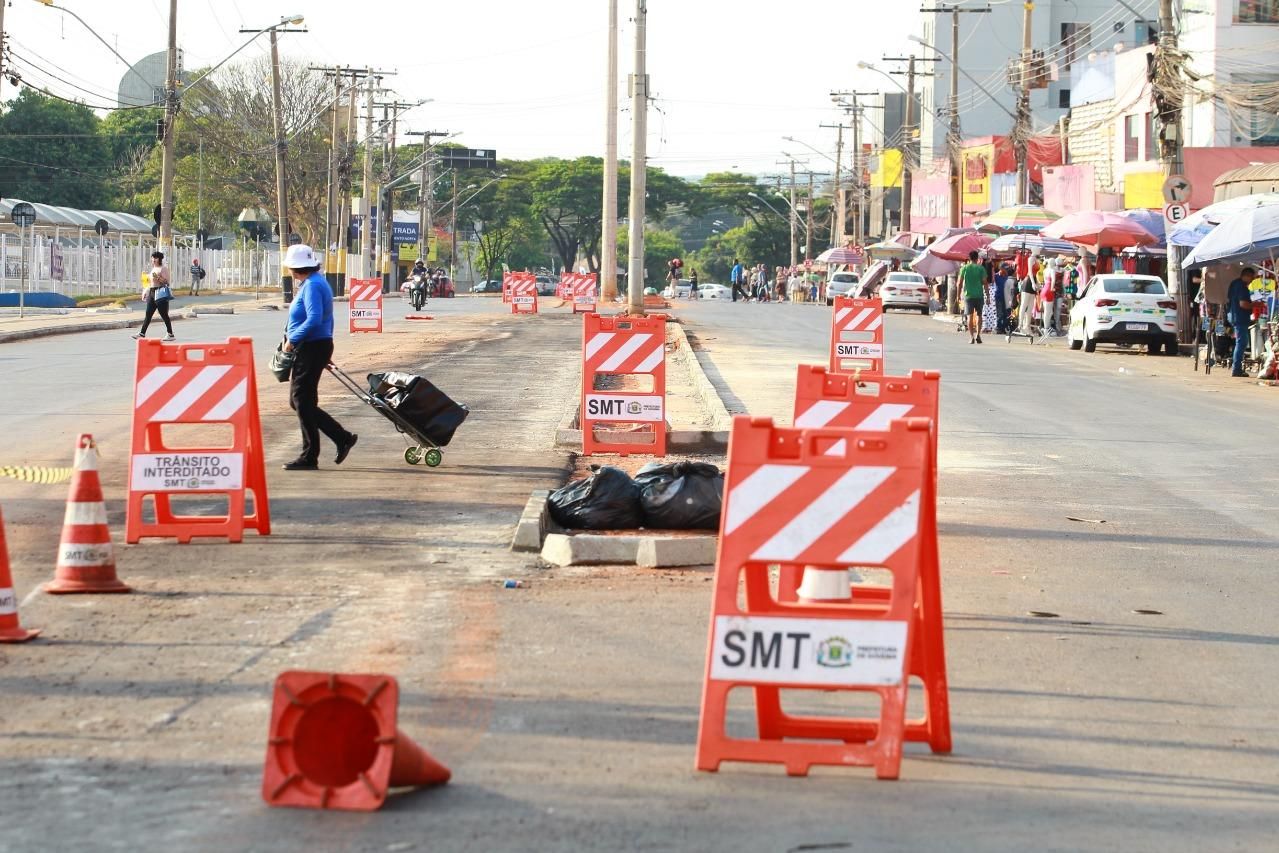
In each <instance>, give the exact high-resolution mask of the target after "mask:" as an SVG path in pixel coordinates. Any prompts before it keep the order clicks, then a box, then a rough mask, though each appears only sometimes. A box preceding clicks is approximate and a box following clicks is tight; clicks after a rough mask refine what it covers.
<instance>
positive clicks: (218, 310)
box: [186, 305, 235, 317]
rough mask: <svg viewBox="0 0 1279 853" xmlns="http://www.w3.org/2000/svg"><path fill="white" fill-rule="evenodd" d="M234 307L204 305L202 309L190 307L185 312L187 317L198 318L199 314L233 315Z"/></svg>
mask: <svg viewBox="0 0 1279 853" xmlns="http://www.w3.org/2000/svg"><path fill="white" fill-rule="evenodd" d="M234 313H235V306H234V305H206V306H204V307H199V306H192V307H190V308H188V309H187V310H186V314H187V316H188V317H199V316H200V315H201V314H206V315H212V314H234Z"/></svg>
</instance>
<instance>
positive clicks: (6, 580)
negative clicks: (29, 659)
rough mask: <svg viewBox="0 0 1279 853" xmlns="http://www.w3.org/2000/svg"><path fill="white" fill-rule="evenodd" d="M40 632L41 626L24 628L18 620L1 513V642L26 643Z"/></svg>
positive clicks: (16, 600)
mask: <svg viewBox="0 0 1279 853" xmlns="http://www.w3.org/2000/svg"><path fill="white" fill-rule="evenodd" d="M39 633H40V629H39V628H23V627H22V623H21V622H19V621H18V593H17V592H16V591H15V590H14V588H13V573H12V572H10V571H9V545H8V543H7V542H6V541H5V538H4V516H3V515H2V514H0V643H25V642H26V641H27V640H30V639H32V638H33V637H35V636H36V635H37V634H39Z"/></svg>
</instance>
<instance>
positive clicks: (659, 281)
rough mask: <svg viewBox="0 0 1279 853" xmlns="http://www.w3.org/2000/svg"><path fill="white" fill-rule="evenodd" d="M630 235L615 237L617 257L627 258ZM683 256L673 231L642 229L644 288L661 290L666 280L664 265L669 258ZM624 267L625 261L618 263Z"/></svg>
mask: <svg viewBox="0 0 1279 853" xmlns="http://www.w3.org/2000/svg"><path fill="white" fill-rule="evenodd" d="M629 253H630V235H629V234H628V233H626V232H625V231H623V232H622V233H620V234H618V235H617V257H618V258H619V259H622V258H627V257H629ZM683 256H684V244H683V243H682V242H680V239H679V235H678V234H676V233H675V232H673V231H663V230H661V229H658V228H645V229H644V286H645V287H655V288H657V289H658V290H661V289H662V287H663V282H664V281H665V280H666V264H667V262H668V261H670V259H671V258H680V257H683ZM620 263H622V264H623V266H625V261H620Z"/></svg>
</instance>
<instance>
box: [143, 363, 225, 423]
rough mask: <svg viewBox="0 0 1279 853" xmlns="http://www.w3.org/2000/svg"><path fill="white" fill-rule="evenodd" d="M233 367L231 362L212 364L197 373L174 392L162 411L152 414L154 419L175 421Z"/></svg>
mask: <svg viewBox="0 0 1279 853" xmlns="http://www.w3.org/2000/svg"><path fill="white" fill-rule="evenodd" d="M230 369H231V365H229V364H219V365H210V366H209V367H205V368H203V369H202V370H201V371H200V372H199V373H197V374H196V375H195V377H194V378H192V380H191V381H190V382H188V383H187V384H186V387H185V388H183V389H182V390H181V391H179V392H178V393H177V394H174V395H173V397H172V398H170V400H169V402H167V403H165V404H164V405H163V406H162V407H161V408H160V411H158V412H156V413H155V415H153V416H152V418H151V420H152V421H174V420H177V419H178V418H180V417H182V414H183V412H185V411H186V410H187V409H189V408H191V406H192V405H193V404H194V403H195V401H196V400H198V399H200V397H202V396H204V392H206V391H208V390H209V389H210V388H212V387H213V385H214V383H216V382H217V381H218V380H219V379H221V378H222V377H223V375H224V374H225V373H226V372H227V371H228V370H230Z"/></svg>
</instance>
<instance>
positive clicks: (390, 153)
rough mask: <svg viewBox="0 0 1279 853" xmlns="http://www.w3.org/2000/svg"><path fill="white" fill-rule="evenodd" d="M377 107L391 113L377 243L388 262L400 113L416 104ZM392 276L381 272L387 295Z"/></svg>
mask: <svg viewBox="0 0 1279 853" xmlns="http://www.w3.org/2000/svg"><path fill="white" fill-rule="evenodd" d="M378 106H380V107H382V108H383V109H384V110H386V109H389V110H390V111H391V133H390V136H389V137H388V139H387V145H386V149H385V151H386V160H385V162H384V164H383V167H382V185H383V186H384V187H386V191H385V193H384V196H385V198H384V199H383V200H382V202H381V204H382V207H383V208H384V209H385V210H386V216H387V218H386V219H384V220H383V222H385V223H386V224H385V225H384V226H383V227H382V228H380V229H379V231H380V232H381V234H380V238H379V240H378V243H379V245H380V252H381V254H382V257H384V258H386V259H387V260H388V262H389V261H390V258H391V254H392V252H393V251H394V250H395V189H394V188H393V187H391V186H390V183H391V179H392V178H394V177H395V152H396V148H397V146H398V144H399V135H400V131H399V127H400V112H401V111H402V110H408V109H412V108H413V107H416V106H417V104H410V103H405V102H402V101H392V102H390V103H381V104H378ZM393 279H394V276H392V275H391V268H390V267H388V268H387V269H384V270H383V271H382V292H383V293H389V292H390V288H391V285H392V284H393V283H394V282H393Z"/></svg>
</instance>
